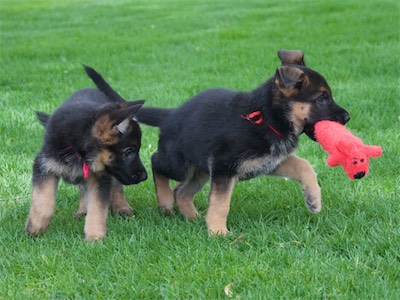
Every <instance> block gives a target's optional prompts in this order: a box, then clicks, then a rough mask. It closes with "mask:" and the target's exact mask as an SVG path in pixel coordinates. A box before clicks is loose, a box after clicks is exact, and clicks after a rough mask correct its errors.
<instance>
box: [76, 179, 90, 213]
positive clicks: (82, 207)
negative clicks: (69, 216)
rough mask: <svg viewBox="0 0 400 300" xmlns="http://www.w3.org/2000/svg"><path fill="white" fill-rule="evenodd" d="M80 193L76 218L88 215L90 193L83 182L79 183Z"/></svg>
mask: <svg viewBox="0 0 400 300" xmlns="http://www.w3.org/2000/svg"><path fill="white" fill-rule="evenodd" d="M79 195H80V201H79V208H78V210H77V211H76V212H74V214H73V217H74V218H75V219H77V218H80V217H83V216H86V213H87V202H88V193H87V188H86V186H85V185H83V184H80V185H79Z"/></svg>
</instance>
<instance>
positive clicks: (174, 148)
mask: <svg viewBox="0 0 400 300" xmlns="http://www.w3.org/2000/svg"><path fill="white" fill-rule="evenodd" d="M278 55H279V58H280V60H281V62H282V66H280V67H279V68H278V69H277V70H276V74H275V75H274V76H273V77H271V78H270V79H269V80H267V81H266V82H265V83H263V84H261V85H260V86H259V87H258V88H256V89H254V90H253V91H249V92H236V91H231V90H227V89H221V88H219V89H212V90H207V91H204V92H202V93H200V94H198V95H196V96H194V97H193V98H192V99H190V100H189V101H187V102H186V103H184V104H182V105H181V106H180V107H178V108H174V109H161V108H142V109H141V110H140V111H139V112H138V114H137V116H136V118H137V119H138V121H139V122H142V123H144V124H147V125H151V126H158V127H159V128H160V137H159V143H158V150H157V152H156V153H155V154H154V155H153V156H152V169H153V177H154V182H155V186H156V193H157V200H158V206H159V208H160V209H161V210H162V211H163V212H166V213H172V211H173V207H174V204H175V203H176V204H177V206H178V208H179V210H180V212H181V214H182V215H183V216H185V217H187V218H195V217H197V216H198V212H197V210H196V208H195V206H194V204H193V198H194V195H195V194H196V193H197V192H198V191H199V190H200V189H201V188H202V187H203V185H204V184H205V183H206V182H207V181H208V180H209V179H211V189H210V193H209V199H208V201H209V207H208V211H207V214H206V223H207V227H208V230H209V232H210V233H211V234H217V235H225V234H227V232H228V229H227V224H226V223H227V216H228V213H229V207H230V201H231V195H232V191H233V188H234V186H235V183H236V182H237V181H238V180H244V179H250V178H253V177H255V176H258V175H262V174H263V175H272V176H281V177H287V178H291V179H295V180H297V181H299V182H300V184H301V186H302V189H303V192H304V197H305V202H306V205H307V207H308V209H309V210H310V211H312V212H314V213H318V212H319V211H320V210H321V191H320V187H319V185H318V182H317V176H316V174H315V172H314V170H313V168H312V166H311V165H310V163H309V162H307V161H306V160H304V159H302V158H299V157H297V156H296V155H294V154H293V151H294V150H295V148H296V146H297V144H298V136H299V135H300V134H302V133H303V132H305V133H306V134H307V135H308V136H309V137H310V138H312V139H314V132H313V131H314V129H313V128H314V124H315V123H316V122H317V121H320V120H335V121H339V122H341V123H342V124H344V123H346V122H347V121H348V120H349V114H348V113H347V112H346V111H345V110H344V109H343V108H341V107H340V106H338V105H337V104H336V103H335V102H334V100H333V98H332V93H331V89H330V87H329V85H328V84H327V82H326V80H325V79H324V78H323V77H322V76H321V75H320V74H319V73H317V72H315V71H313V70H311V69H309V68H307V67H306V66H305V64H304V60H303V53H302V52H301V51H285V50H282V51H279V52H278ZM171 179H172V180H175V181H177V182H178V184H177V186H176V187H175V189H174V190H172V189H171V187H170V180H171ZM265 193H268V191H265Z"/></svg>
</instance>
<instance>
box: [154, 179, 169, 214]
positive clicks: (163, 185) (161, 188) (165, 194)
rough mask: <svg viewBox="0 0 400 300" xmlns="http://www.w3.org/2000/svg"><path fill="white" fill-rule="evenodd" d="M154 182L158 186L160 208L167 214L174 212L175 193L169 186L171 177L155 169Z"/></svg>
mask: <svg viewBox="0 0 400 300" xmlns="http://www.w3.org/2000/svg"><path fill="white" fill-rule="evenodd" d="M153 178H154V184H155V186H156V193H157V202H158V208H159V209H160V211H161V212H163V213H165V214H173V208H174V193H173V192H172V190H171V187H170V186H169V178H167V177H164V176H162V175H160V174H158V173H156V172H155V171H153Z"/></svg>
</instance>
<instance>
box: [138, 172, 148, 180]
mask: <svg viewBox="0 0 400 300" xmlns="http://www.w3.org/2000/svg"><path fill="white" fill-rule="evenodd" d="M138 177H139V180H140V181H145V180H146V179H147V172H146V171H145V170H143V171H142V172H139V176H138Z"/></svg>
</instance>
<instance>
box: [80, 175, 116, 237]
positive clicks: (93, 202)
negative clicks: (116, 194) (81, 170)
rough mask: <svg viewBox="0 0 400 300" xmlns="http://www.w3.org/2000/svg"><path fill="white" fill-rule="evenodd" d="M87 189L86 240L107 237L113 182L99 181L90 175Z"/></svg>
mask: <svg viewBox="0 0 400 300" xmlns="http://www.w3.org/2000/svg"><path fill="white" fill-rule="evenodd" d="M105 185H106V186H105ZM100 186H101V189H100ZM87 189H88V190H87V192H88V206H87V215H86V219H85V240H86V241H97V240H99V239H101V238H103V237H105V236H106V233H107V214H108V209H109V206H110V202H111V199H110V189H111V182H108V184H107V183H103V182H98V181H97V180H96V178H95V177H90V178H89V179H88V181H87ZM103 193H104V194H103Z"/></svg>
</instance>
